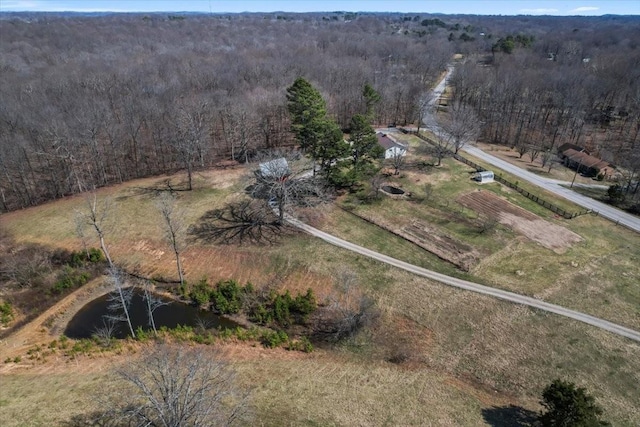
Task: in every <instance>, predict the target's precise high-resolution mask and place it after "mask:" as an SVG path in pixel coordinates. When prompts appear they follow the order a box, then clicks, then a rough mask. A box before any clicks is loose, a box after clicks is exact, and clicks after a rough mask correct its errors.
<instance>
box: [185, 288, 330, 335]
mask: <svg viewBox="0 0 640 427" xmlns="http://www.w3.org/2000/svg"><path fill="white" fill-rule="evenodd" d="M188 297H189V299H191V300H192V301H193V302H194V303H196V304H197V305H199V306H200V307H203V308H206V309H211V310H213V311H215V312H217V313H220V314H236V313H240V312H243V313H245V314H246V315H247V317H248V318H249V320H251V321H253V322H255V323H257V324H260V325H264V326H277V327H282V328H287V327H289V326H292V325H296V324H297V325H304V324H306V323H307V321H308V319H309V315H310V314H312V313H313V312H314V311H315V310H316V308H317V307H318V305H317V302H316V298H315V295H314V294H313V290H311V289H310V288H309V289H308V290H307V292H306V293H305V294H300V295H297V296H295V297H293V296H291V293H290V292H289V291H285V292H284V293H278V292H276V291H274V290H271V291H270V292H269V293H267V294H262V293H259V292H257V290H256V289H255V288H254V286H253V285H252V284H251V283H247V284H246V285H245V286H240V285H239V284H238V282H236V281H235V280H224V281H220V282H218V283H216V285H215V286H211V285H209V283H208V282H207V280H206V279H202V280H200V282H198V283H197V284H196V285H194V286H193V287H192V288H191V290H190V292H189V293H188Z"/></svg>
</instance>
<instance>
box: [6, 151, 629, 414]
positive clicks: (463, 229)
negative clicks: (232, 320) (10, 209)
mask: <svg viewBox="0 0 640 427" xmlns="http://www.w3.org/2000/svg"><path fill="white" fill-rule="evenodd" d="M414 143H417V141H414ZM468 172H470V168H467V167H466V166H464V165H462V164H460V163H457V162H455V161H452V160H450V159H449V160H445V162H444V165H443V167H441V168H427V169H424V170H422V169H420V168H412V169H408V170H407V171H405V172H403V173H402V174H401V175H400V176H399V177H391V178H389V179H390V182H392V183H394V184H396V185H397V186H401V187H402V188H404V189H405V190H407V191H410V192H412V193H413V194H416V195H418V194H420V191H422V189H423V188H424V185H425V184H430V185H431V186H432V190H433V192H432V194H431V197H430V198H429V200H421V201H415V200H413V201H412V200H399V201H395V200H391V199H382V200H381V201H379V202H375V203H372V204H361V203H355V202H354V200H351V201H349V200H347V202H348V203H350V204H351V207H352V208H354V209H355V211H356V212H359V213H362V214H369V215H379V216H380V217H384V218H387V219H395V220H399V221H402V220H408V219H409V217H415V218H419V219H420V220H423V221H425V222H429V223H430V224H431V225H432V226H434V227H437V228H438V229H439V230H441V231H442V232H443V233H448V234H451V235H452V236H454V237H455V238H456V239H460V240H461V241H464V242H465V243H468V244H470V245H472V246H474V247H477V248H478V249H479V251H480V252H481V253H482V254H484V257H483V259H482V260H481V262H480V263H479V264H478V265H477V266H476V267H475V268H474V269H473V270H472V271H471V272H469V273H464V272H461V271H459V270H457V269H456V268H455V267H453V266H452V265H451V264H449V263H446V262H444V261H442V260H440V259H438V258H437V257H435V256H434V255H431V254H429V253H428V252H426V251H425V250H423V249H421V248H419V247H418V246H416V245H414V244H412V243H409V242H407V241H406V240H404V239H401V238H399V237H396V236H394V235H392V234H390V233H388V232H386V231H385V230H383V229H382V228H380V227H377V226H375V225H372V224H369V223H367V222H364V221H362V220H361V219H358V218H357V217H355V216H353V215H351V214H349V213H347V212H345V211H343V210H340V209H338V208H336V207H331V206H326V207H323V208H319V209H316V210H315V217H314V218H315V222H317V224H318V225H319V226H320V227H321V228H323V229H325V230H329V231H331V232H333V233H335V234H336V235H338V236H340V237H344V238H346V239H348V240H350V241H353V242H355V243H360V244H363V245H365V246H367V247H369V248H371V249H376V250H379V251H380V252H383V253H386V254H388V255H391V256H394V257H396V258H399V259H402V260H405V261H408V262H411V263H414V264H417V265H420V266H423V267H427V268H431V269H434V270H438V271H441V272H444V273H447V274H452V275H456V276H459V277H464V278H467V279H472V280H476V281H480V282H483V283H486V284H492V285H494V286H498V287H502V288H505V289H511V290H514V291H516V292H520V293H523V294H529V295H536V296H539V297H541V298H543V299H545V300H549V301H552V302H557V303H560V304H563V305H566V306H569V307H572V308H577V309H581V310H584V311H587V312H589V313H592V314H595V315H598V316H601V317H604V318H607V319H609V320H613V321H616V322H619V323H623V324H627V325H629V326H631V327H634V328H636V329H638V328H640V294H639V291H638V287H637V283H638V279H639V278H640V262H638V261H639V260H640V243H639V242H640V239H639V238H638V236H637V235H635V234H632V233H630V232H627V231H625V230H623V229H619V228H616V227H615V226H614V225H612V224H610V223H608V222H607V221H604V220H603V219H601V218H598V217H592V216H584V217H580V218H578V219H574V220H571V221H566V220H559V219H556V218H554V217H553V215H551V214H550V213H548V212H542V211H539V210H536V206H538V205H536V204H534V203H533V202H530V201H529V200H528V199H525V198H524V197H522V196H520V195H518V194H517V193H514V192H512V191H511V190H508V189H503V188H501V187H500V186H499V185H497V184H495V185H492V186H490V187H486V186H485V187H483V189H484V188H489V189H490V191H493V192H495V193H496V194H499V195H501V196H503V197H505V198H507V199H508V200H510V201H512V202H513V203H514V204H517V205H519V206H521V207H523V208H526V209H529V210H531V211H533V212H536V213H539V214H540V215H541V216H543V217H544V219H546V220H548V221H552V222H554V223H557V224H560V225H562V226H565V227H567V228H569V229H570V230H572V231H574V232H575V233H578V234H579V235H580V236H582V238H583V239H584V240H583V242H580V243H578V244H575V245H574V246H573V247H571V248H570V249H569V250H567V251H566V252H565V253H564V254H557V253H555V252H552V251H550V250H548V249H545V248H543V247H541V246H540V245H538V244H535V243H533V242H531V241H528V240H527V239H524V238H523V237H522V236H519V235H517V234H516V233H514V232H513V231H511V230H510V229H508V228H506V227H504V226H502V225H498V226H496V228H495V229H493V230H492V231H491V232H490V233H478V231H477V228H476V226H475V225H474V224H475V223H474V221H475V220H476V218H477V214H476V213H475V212H473V211H471V210H469V209H463V208H461V206H459V205H457V203H456V202H455V198H456V197H457V195H459V194H463V193H465V192H467V191H474V190H475V189H476V188H477V187H476V184H473V183H472V182H471V181H470V180H469V179H468V178H469V174H468ZM247 175H248V174H247V173H246V172H245V171H242V170H233V171H213V172H207V173H203V174H201V175H200V176H199V177H198V179H197V181H196V190H195V191H193V192H180V193H179V198H180V201H181V204H182V205H183V206H184V207H185V215H184V218H185V221H186V222H187V223H189V224H194V223H196V222H197V221H198V219H199V218H200V217H201V216H202V215H203V214H204V213H205V212H207V211H208V210H210V209H213V208H216V207H220V206H222V205H223V204H224V203H226V202H227V201H228V200H230V199H233V198H235V197H236V194H237V193H238V192H241V191H242V190H243V188H245V186H246V185H247V181H246V178H245V177H246V176H247ZM174 179H175V180H176V181H177V180H179V179H180V177H175V178H174ZM162 181H163V179H159V178H155V179H148V180H140V181H136V182H132V183H128V184H125V185H123V186H121V187H113V188H108V189H104V190H101V191H100V192H99V195H100V196H104V195H110V196H111V197H113V199H114V200H115V201H116V210H117V215H114V216H113V225H112V231H111V235H110V236H111V237H110V242H112V243H111V245H112V246H113V247H114V253H115V256H114V258H115V259H116V261H119V262H125V261H126V263H127V264H128V265H135V266H136V267H137V268H139V269H140V270H141V271H143V272H147V273H148V274H159V275H166V276H171V275H172V274H173V271H174V270H173V269H174V267H173V264H172V262H173V260H172V259H171V256H170V255H171V254H170V253H169V251H168V250H167V248H166V244H164V243H163V242H162V239H161V228H160V223H159V218H158V217H156V213H155V211H154V200H153V199H154V197H153V191H152V190H150V189H152V188H155V187H157V186H159V185H162ZM425 199H426V198H425ZM341 202H344V201H341ZM82 204H83V198H82V197H74V198H68V199H65V200H61V201H58V202H54V203H49V204H46V205H43V206H39V207H36V208H32V209H26V210H23V211H21V212H14V213H11V214H6V215H3V216H1V217H0V226H1V227H3V228H4V229H5V230H7V231H8V232H9V233H11V234H12V235H13V236H14V238H15V239H17V240H18V241H21V242H25V243H26V242H38V243H42V244H46V245H50V246H62V247H67V248H71V249H78V248H79V247H80V241H79V239H78V238H77V237H76V236H75V231H74V225H73V211H74V210H75V209H78V208H81V207H82ZM94 245H95V242H94ZM185 257H186V258H187V259H186V262H185V266H186V268H187V277H188V279H189V280H192V281H195V280H198V279H199V278H200V277H202V276H203V275H204V276H207V277H210V278H212V279H214V280H215V279H217V278H227V277H233V278H237V279H239V280H240V281H247V280H251V281H254V283H256V284H257V285H270V286H275V287H277V288H280V289H284V288H287V289H291V290H292V291H294V292H295V291H304V290H305V289H306V288H308V287H312V288H313V289H314V291H315V292H316V294H317V295H318V298H319V299H320V300H321V301H322V300H324V299H325V298H326V297H327V296H329V295H330V294H332V293H336V292H339V290H338V289H339V288H340V286H339V285H340V283H336V280H337V278H338V277H339V276H340V274H339V273H340V272H341V271H345V270H349V271H352V272H354V273H355V274H356V275H357V277H358V282H359V292H360V293H363V294H367V295H369V296H371V297H372V298H374V300H375V301H376V306H377V308H378V310H379V311H380V321H379V322H378V323H376V324H374V325H373V326H372V327H371V328H370V329H367V330H364V331H362V332H361V333H360V334H358V335H357V336H355V337H353V338H352V339H350V340H347V341H346V342H343V343H341V344H340V345H338V346H335V347H326V348H321V349H319V350H317V351H316V352H314V353H311V354H310V355H305V354H302V353H292V352H286V351H284V350H266V349H263V348H261V347H259V346H257V347H254V346H252V345H250V344H246V345H240V344H237V345H236V344H234V345H227V346H226V347H225V348H224V350H225V352H226V355H227V356H226V357H227V358H228V359H229V360H230V361H231V363H232V364H233V366H234V367H235V368H236V369H237V371H238V373H239V376H240V380H241V381H243V382H244V383H246V384H250V385H252V386H253V393H252V395H253V402H254V405H255V413H256V416H257V419H258V420H259V422H257V423H256V424H257V425H307V426H314V425H344V426H347V425H349V426H351V425H363V426H365V425H367V426H369V425H425V424H427V425H470V426H473V425H487V424H489V425H501V424H499V423H498V421H500V420H502V425H512V424H513V422H514V421H513V420H514V418H513V417H514V416H515V415H516V414H517V413H518V412H519V411H520V410H523V411H536V410H538V409H539V407H538V404H537V401H538V399H539V394H540V392H541V390H542V388H543V387H544V386H545V385H546V384H547V383H549V382H550V381H551V380H552V379H554V378H558V377H559V378H563V379H568V380H571V381H574V382H576V383H577V384H579V385H580V386H584V387H586V388H587V389H588V390H589V391H591V392H592V393H593V394H594V395H595V397H596V398H597V400H598V402H599V403H600V404H601V405H602V406H603V407H604V408H605V409H606V415H607V417H608V418H609V419H611V420H612V421H614V422H615V423H616V425H629V426H632V425H637V424H638V423H639V422H640V412H639V411H640V409H639V408H640V393H639V392H638V389H637V384H638V383H640V346H639V345H637V344H635V343H632V342H631V341H629V340H625V339H622V338H618V337H615V336H613V335H611V334H609V333H605V332H603V331H600V330H597V329H595V328H592V327H588V326H586V325H583V324H581V323H578V322H574V321H571V320H568V319H564V318H561V317H558V316H555V315H549V314H544V313H540V312H538V311H535V310H532V309H528V308H524V307H520V306H516V305H513V304H508V303H504V302H500V301H496V300H493V299H490V298H487V297H482V296H478V295H476V294H473V293H469V292H464V291H460V290H456V289H452V288H449V287H446V286H443V285H440V284H437V283H434V282H432V281H429V280H427V279H423V278H419V277H416V276H413V275H410V274H409V273H406V272H403V271H399V270H397V269H395V268H392V267H388V266H386V265H381V264H380V263H377V262H374V261H372V260H370V259H368V258H365V257H363V256H360V255H356V254H352V253H350V252H348V251H345V250H342V249H338V248H335V247H332V246H330V245H328V244H325V243H323V242H321V241H319V240H317V239H314V238H311V237H309V236H306V235H302V234H297V233H291V234H289V235H288V236H286V237H284V238H282V240H281V241H280V242H278V243H277V244H274V245H264V246H255V245H242V246H223V245H214V244H210V243H206V242H199V243H195V242H194V243H191V245H190V247H189V249H188V251H187V252H186V253H185ZM516 271H519V272H520V274H516ZM400 353H401V354H402V355H403V356H405V358H404V359H403V362H402V363H390V362H388V360H392V359H393V358H394V356H397V355H398V354H400ZM1 355H2V349H1V348H0V356H1ZM119 357H120V356H119ZM119 357H116V358H115V359H114V360H113V363H120V359H119ZM124 357H133V356H131V355H125V356H124ZM0 359H4V358H1V357H0ZM109 360H111V359H110V358H108V357H107V358H102V357H97V358H84V359H78V360H77V361H74V362H71V363H67V362H64V361H58V362H57V363H56V361H54V360H49V361H48V362H47V365H44V366H36V367H33V368H28V367H22V368H21V367H17V366H14V365H13V364H5V366H0V382H2V387H0V425H3V426H4V425H7V426H19V425H42V424H43V423H45V422H46V423H48V424H49V425H56V424H60V423H61V422H62V421H63V420H65V419H68V418H69V417H70V416H72V415H73V414H75V413H78V412H80V411H82V410H84V409H85V408H90V407H91V404H92V403H91V402H92V397H91V396H92V395H93V393H95V392H99V391H100V389H101V388H102V387H104V386H105V385H104V384H105V383H104V381H105V375H106V373H107V371H108V365H109V363H108V362H109ZM48 390H50V391H51V392H47V391H48ZM528 414H529V415H531V413H528ZM510 423H511V424H510Z"/></svg>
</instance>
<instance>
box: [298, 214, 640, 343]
mask: <svg viewBox="0 0 640 427" xmlns="http://www.w3.org/2000/svg"><path fill="white" fill-rule="evenodd" d="M286 220H287V221H288V222H289V223H291V224H292V225H293V226H295V227H298V228H300V229H301V230H304V231H305V232H307V233H309V234H311V235H312V236H315V237H318V238H320V239H322V240H324V241H326V242H328V243H330V244H332V245H335V246H339V247H341V248H344V249H347V250H350V251H352V252H356V253H359V254H361V255H364V256H366V257H369V258H372V259H375V260H377V261H380V262H384V263H386V264H389V265H392V266H394V267H397V268H401V269H403V270H406V271H408V272H410V273H413V274H417V275H418V276H422V277H426V278H429V279H432V280H436V281H438V282H440V283H444V284H445V285H449V286H454V287H456V288H460V289H464V290H467V291H472V292H476V293H479V294H483V295H488V296H492V297H494V298H498V299H501V300H504V301H509V302H514V303H517V304H523V305H527V306H529V307H533V308H537V309H539V310H543V311H547V312H549V313H555V314H559V315H561V316H564V317H568V318H570V319H574V320H578V321H580V322H584V323H587V324H589V325H592V326H595V327H598V328H601V329H604V330H606V331H609V332H612V333H614V334H616V335H620V336H623V337H626V338H629V339H631V340H634V341H637V342H640V332H637V331H634V330H633V329H629V328H626V327H624V326H621V325H618V324H615V323H612V322H609V321H607V320H603V319H600V318H597V317H594V316H590V315H588V314H585V313H581V312H579V311H574V310H570V309H568V308H564V307H561V306H559V305H555V304H550V303H548V302H544V301H541V300H538V299H535V298H532V297H527V296H524V295H519V294H516V293H513V292H508V291H503V290H501V289H495V288H491V287H489V286H484V285H480V284H478V283H473V282H469V281H466V280H462V279H458V278H456V277H451V276H447V275H444V274H441V273H437V272H435V271H432V270H427V269H426V268H422V267H418V266H416V265H413V264H409V263H406V262H404V261H400V260H398V259H395V258H392V257H390V256H387V255H384V254H381V253H379V252H375V251H372V250H370V249H367V248H364V247H362V246H358V245H356V244H353V243H350V242H347V241H346V240H342V239H340V238H338V237H335V236H332V235H330V234H327V233H325V232H323V231H320V230H318V229H316V228H313V227H311V226H310V225H307V224H305V223H303V222H301V221H299V220H297V219H295V218H293V217H291V216H289V215H287V216H286Z"/></svg>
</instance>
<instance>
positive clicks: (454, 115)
mask: <svg viewBox="0 0 640 427" xmlns="http://www.w3.org/2000/svg"><path fill="white" fill-rule="evenodd" d="M440 128H441V130H442V132H445V133H446V134H448V135H449V138H450V140H451V145H452V147H453V152H454V153H456V154H457V153H458V151H460V149H461V148H462V147H464V146H465V145H466V144H467V143H469V142H470V141H473V140H475V139H476V138H477V137H478V135H479V134H480V120H479V119H478V116H477V115H476V113H475V111H474V110H473V109H472V108H471V107H469V106H467V105H465V104H462V103H459V102H456V103H454V104H453V105H451V106H450V107H449V113H448V115H447V116H445V118H444V119H442V120H441V121H440Z"/></svg>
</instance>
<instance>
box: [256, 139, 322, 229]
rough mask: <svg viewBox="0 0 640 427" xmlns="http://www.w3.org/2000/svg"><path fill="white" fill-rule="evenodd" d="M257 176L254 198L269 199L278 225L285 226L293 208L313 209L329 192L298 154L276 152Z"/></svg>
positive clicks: (269, 156) (260, 167)
mask: <svg viewBox="0 0 640 427" xmlns="http://www.w3.org/2000/svg"><path fill="white" fill-rule="evenodd" d="M263 158H264V159H265V160H264V161H262V162H261V163H260V164H259V166H258V168H257V169H256V171H255V173H254V175H255V177H256V184H255V185H254V186H253V190H252V195H253V196H254V197H257V198H261V199H265V200H266V201H267V204H268V206H269V208H270V209H273V210H274V211H276V212H277V215H278V222H279V223H281V224H282V223H284V215H285V210H286V208H287V207H288V206H289V205H292V204H294V205H303V206H311V205H314V204H317V203H318V202H320V201H322V200H324V198H325V196H326V189H325V186H324V185H323V181H322V180H321V179H320V178H319V177H318V176H313V170H312V166H310V165H308V164H307V162H306V161H305V159H301V158H299V156H296V155H295V154H294V153H286V152H275V153H270V154H268V155H267V156H265V157H263Z"/></svg>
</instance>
